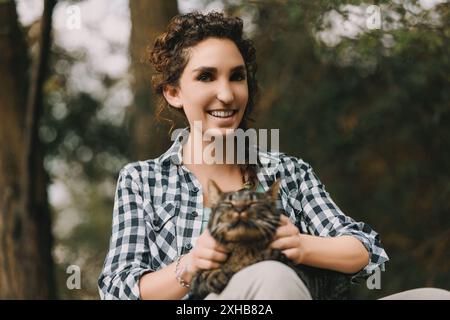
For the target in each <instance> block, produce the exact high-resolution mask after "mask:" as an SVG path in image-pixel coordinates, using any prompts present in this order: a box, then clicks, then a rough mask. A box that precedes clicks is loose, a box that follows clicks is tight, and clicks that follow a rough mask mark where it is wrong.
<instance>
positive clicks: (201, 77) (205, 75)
mask: <svg viewBox="0 0 450 320" xmlns="http://www.w3.org/2000/svg"><path fill="white" fill-rule="evenodd" d="M210 79H211V75H210V74H208V73H202V74H201V75H199V76H198V77H197V80H199V81H207V80H210Z"/></svg>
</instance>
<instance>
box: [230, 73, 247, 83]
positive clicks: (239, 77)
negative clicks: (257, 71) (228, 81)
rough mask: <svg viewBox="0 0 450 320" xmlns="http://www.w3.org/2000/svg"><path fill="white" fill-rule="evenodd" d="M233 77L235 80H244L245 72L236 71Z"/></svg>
mask: <svg viewBox="0 0 450 320" xmlns="http://www.w3.org/2000/svg"><path fill="white" fill-rule="evenodd" d="M233 79H234V80H236V81H242V80H245V74H243V73H237V74H235V75H233Z"/></svg>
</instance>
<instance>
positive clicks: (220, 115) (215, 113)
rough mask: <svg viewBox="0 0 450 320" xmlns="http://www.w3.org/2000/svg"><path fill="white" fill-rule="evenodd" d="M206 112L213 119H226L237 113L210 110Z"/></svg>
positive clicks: (234, 111) (235, 111)
mask: <svg viewBox="0 0 450 320" xmlns="http://www.w3.org/2000/svg"><path fill="white" fill-rule="evenodd" d="M207 112H208V114H210V115H211V116H213V117H215V118H223V119H227V118H231V117H232V116H234V115H235V114H236V113H237V110H211V111H207Z"/></svg>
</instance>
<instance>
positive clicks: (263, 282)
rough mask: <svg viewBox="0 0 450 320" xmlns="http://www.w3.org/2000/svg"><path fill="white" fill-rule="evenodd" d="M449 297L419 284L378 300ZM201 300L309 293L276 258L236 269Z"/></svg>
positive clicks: (299, 296) (278, 297)
mask: <svg viewBox="0 0 450 320" xmlns="http://www.w3.org/2000/svg"><path fill="white" fill-rule="evenodd" d="M429 299H432V300H450V291H447V290H443V289H437V288H420V289H414V290H408V291H403V292H400V293H396V294H393V295H390V296H387V297H384V298H382V299H381V300H429ZM205 300H311V294H310V293H309V291H308V288H307V287H306V285H305V284H304V283H303V281H302V280H301V279H300V278H299V277H298V276H297V274H296V273H295V271H293V270H292V269H291V268H289V267H288V266H286V265H285V264H283V263H281V262H278V261H263V262H259V263H256V264H254V265H251V266H249V267H247V268H244V269H242V270H241V271H239V272H238V273H236V274H235V275H234V276H233V277H232V278H231V280H230V282H229V283H228V285H227V286H226V288H225V289H224V290H223V291H222V293H220V294H215V293H211V294H209V295H208V296H207V297H206V298H205Z"/></svg>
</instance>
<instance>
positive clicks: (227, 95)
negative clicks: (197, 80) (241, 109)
mask: <svg viewBox="0 0 450 320" xmlns="http://www.w3.org/2000/svg"><path fill="white" fill-rule="evenodd" d="M217 99H219V100H220V101H222V102H223V103H224V104H230V103H232V102H233V100H234V94H233V90H232V89H231V86H230V83H229V81H222V82H221V83H220V85H219V88H218V91H217Z"/></svg>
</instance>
